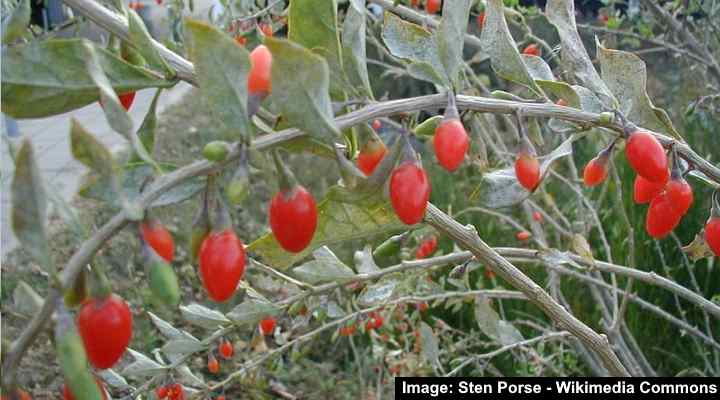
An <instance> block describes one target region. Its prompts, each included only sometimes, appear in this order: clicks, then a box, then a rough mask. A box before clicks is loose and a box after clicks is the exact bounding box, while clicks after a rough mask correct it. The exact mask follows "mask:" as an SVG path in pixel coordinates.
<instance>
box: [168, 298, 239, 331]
mask: <svg viewBox="0 0 720 400" xmlns="http://www.w3.org/2000/svg"><path fill="white" fill-rule="evenodd" d="M180 313H181V314H182V316H183V318H185V320H186V321H188V322H189V323H191V324H193V325H197V326H200V327H202V328H207V329H215V328H217V327H219V326H221V325H224V324H227V323H229V322H230V320H229V319H227V317H225V315H223V313H221V312H219V311H216V310H211V309H209V308H207V307H203V306H201V305H200V304H197V303H193V304H190V305H189V306H180Z"/></svg>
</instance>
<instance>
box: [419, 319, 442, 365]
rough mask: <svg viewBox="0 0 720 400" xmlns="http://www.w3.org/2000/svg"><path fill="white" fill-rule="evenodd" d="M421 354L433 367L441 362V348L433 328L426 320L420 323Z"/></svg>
mask: <svg viewBox="0 0 720 400" xmlns="http://www.w3.org/2000/svg"><path fill="white" fill-rule="evenodd" d="M420 347H421V349H422V350H421V354H422V356H423V358H425V360H427V361H428V362H429V363H430V364H431V365H432V366H433V367H436V366H437V365H439V364H440V359H439V357H440V348H439V346H438V340H437V337H435V333H433V330H432V328H430V325H428V324H427V323H425V322H421V323H420Z"/></svg>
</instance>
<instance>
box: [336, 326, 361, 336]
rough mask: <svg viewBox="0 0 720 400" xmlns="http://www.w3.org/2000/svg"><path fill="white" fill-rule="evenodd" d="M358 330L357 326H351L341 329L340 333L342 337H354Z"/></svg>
mask: <svg viewBox="0 0 720 400" xmlns="http://www.w3.org/2000/svg"><path fill="white" fill-rule="evenodd" d="M356 329H357V328H356V327H355V324H350V325H346V326H343V327H340V330H339V333H340V336H352V335H353V334H354V333H355V330H356Z"/></svg>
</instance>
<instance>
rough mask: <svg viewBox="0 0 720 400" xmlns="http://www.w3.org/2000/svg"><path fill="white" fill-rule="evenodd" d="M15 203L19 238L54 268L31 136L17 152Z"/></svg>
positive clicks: (44, 264)
mask: <svg viewBox="0 0 720 400" xmlns="http://www.w3.org/2000/svg"><path fill="white" fill-rule="evenodd" d="M3 62H4V60H3ZM12 206H13V207H12V228H13V232H15V236H16V237H17V239H18V241H20V243H21V244H22V245H23V247H24V249H25V250H26V251H27V252H29V253H30V254H31V255H32V256H33V258H34V259H35V261H36V262H37V263H38V264H40V266H41V267H43V268H46V269H48V270H49V269H51V268H52V262H51V259H50V248H49V246H48V242H47V236H46V235H45V222H46V220H45V219H46V214H45V213H46V210H47V201H46V199H45V189H44V188H43V182H42V178H41V177H40V171H39V170H38V166H37V163H36V161H35V155H34V151H33V147H32V143H31V142H30V140H29V139H26V140H24V141H23V143H22V145H21V146H20V150H18V152H17V153H16V155H15V175H14V177H13V181H12Z"/></svg>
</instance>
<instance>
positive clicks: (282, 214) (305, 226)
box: [270, 185, 317, 253]
mask: <svg viewBox="0 0 720 400" xmlns="http://www.w3.org/2000/svg"><path fill="white" fill-rule="evenodd" d="M315 228H317V205H316V204H315V199H314V198H313V196H312V194H310V192H308V191H307V190H306V189H305V188H304V187H302V186H301V185H297V186H295V187H294V188H292V189H290V190H287V191H280V192H278V193H277V194H276V195H275V197H273V199H272V201H271V202H270V229H272V232H273V235H275V239H276V240H277V241H278V243H280V246H281V247H282V248H283V249H285V250H287V251H289V252H292V253H299V252H301V251H302V250H303V249H305V248H306V247H307V246H308V245H309V244H310V242H311V241H312V238H313V235H315Z"/></svg>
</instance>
